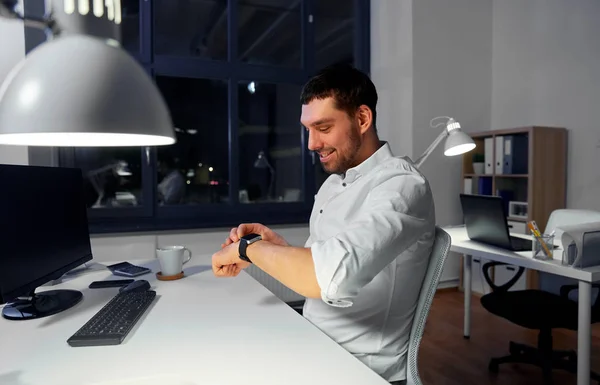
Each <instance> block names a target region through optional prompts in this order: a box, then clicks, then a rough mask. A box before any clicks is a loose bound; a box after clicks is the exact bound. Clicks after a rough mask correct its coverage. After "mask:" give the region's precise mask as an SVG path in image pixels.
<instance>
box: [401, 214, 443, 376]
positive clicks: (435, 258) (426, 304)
mask: <svg viewBox="0 0 600 385" xmlns="http://www.w3.org/2000/svg"><path fill="white" fill-rule="evenodd" d="M450 241H451V239H450V235H448V233H446V232H445V231H444V230H442V229H441V228H439V227H437V226H436V228H435V241H434V243H433V248H432V250H431V256H430V257H429V265H428V266H427V272H426V273H425V279H424V280H423V285H422V286H421V291H420V293H419V302H418V303H417V309H416V310H415V316H414V318H413V323H412V328H411V331H410V340H409V343H408V359H407V366H408V368H407V369H408V370H407V385H422V383H421V378H420V377H419V369H418V366H417V358H418V354H419V345H420V344H421V338H422V337H423V330H424V329H425V322H426V321H427V315H428V314H429V308H430V307H431V302H432V301H433V296H434V295H435V292H436V290H437V286H438V283H439V281H440V276H441V275H442V270H443V269H444V263H445V261H446V257H447V256H448V252H449V251H450Z"/></svg>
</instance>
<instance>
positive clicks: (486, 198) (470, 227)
mask: <svg viewBox="0 0 600 385" xmlns="http://www.w3.org/2000/svg"><path fill="white" fill-rule="evenodd" d="M460 204H461V206H462V211H463V217H464V221H465V228H466V229H467V235H468V236H469V239H471V240H473V241H477V242H481V243H486V244H488V245H492V246H497V247H501V248H503V249H506V250H511V251H531V248H532V247H533V242H532V241H531V239H525V238H519V237H514V236H512V235H510V234H509V231H508V222H507V220H506V210H505V208H504V202H503V201H502V198H500V197H499V196H491V195H470V194H460Z"/></svg>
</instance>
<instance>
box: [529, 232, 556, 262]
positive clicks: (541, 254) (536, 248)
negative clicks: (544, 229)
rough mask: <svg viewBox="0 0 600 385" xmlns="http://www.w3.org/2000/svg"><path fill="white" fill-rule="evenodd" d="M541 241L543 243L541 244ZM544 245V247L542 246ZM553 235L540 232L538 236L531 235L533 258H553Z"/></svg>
mask: <svg viewBox="0 0 600 385" xmlns="http://www.w3.org/2000/svg"><path fill="white" fill-rule="evenodd" d="M542 242H543V243H544V244H542ZM544 246H545V247H544ZM553 250H554V235H549V234H542V235H541V236H540V237H539V238H538V237H536V236H534V237H533V249H532V253H533V258H535V259H542V260H548V259H552V258H553V254H552V253H553Z"/></svg>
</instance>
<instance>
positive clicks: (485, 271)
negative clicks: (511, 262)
mask: <svg viewBox="0 0 600 385" xmlns="http://www.w3.org/2000/svg"><path fill="white" fill-rule="evenodd" d="M502 265H508V263H504V262H497V261H492V262H487V263H485V264H484V265H483V266H482V270H483V278H485V281H486V282H487V284H488V285H490V287H491V288H492V291H498V292H504V291H508V289H510V288H511V287H512V286H513V285H514V284H515V283H516V282H517V281H518V280H519V278H521V275H523V272H524V271H525V268H524V267H519V271H517V272H516V273H515V275H514V276H513V277H512V278H511V279H510V280H509V281H508V282H506V283H505V284H503V285H500V286H498V285H496V284H494V282H492V279H491V278H490V273H489V269H490V267H492V266H502Z"/></svg>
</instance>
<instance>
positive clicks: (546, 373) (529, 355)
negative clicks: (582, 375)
mask: <svg viewBox="0 0 600 385" xmlns="http://www.w3.org/2000/svg"><path fill="white" fill-rule="evenodd" d="M541 339H543V337H541V336H540V340H541ZM550 341H551V340H550ZM547 342H548V341H543V342H542V346H543V345H544V343H547ZM550 343H551V342H550ZM549 348H550V349H540V348H536V347H533V346H529V345H525V344H520V343H516V342H513V341H510V344H509V352H510V354H509V355H508V356H504V357H497V358H492V359H491V360H490V363H489V365H488V370H489V371H490V372H492V373H498V371H499V365H500V364H504V363H517V364H529V365H535V366H537V367H539V368H541V369H542V375H543V377H544V384H545V385H551V384H552V369H560V370H565V371H567V372H569V373H575V374H576V373H577V353H576V352H575V351H574V350H552V347H551V346H550V347H549ZM590 378H591V379H592V380H594V381H597V382H598V383H600V375H599V374H598V373H595V372H590Z"/></svg>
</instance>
